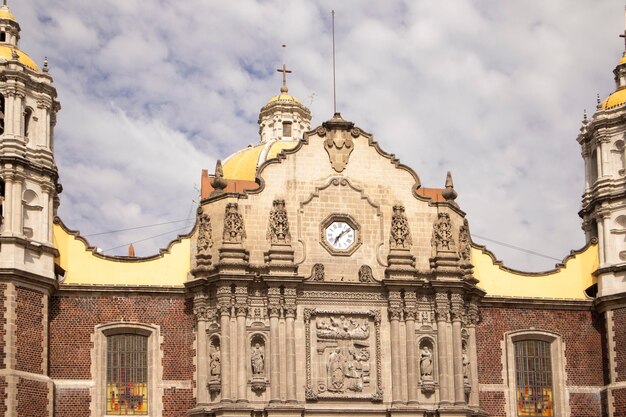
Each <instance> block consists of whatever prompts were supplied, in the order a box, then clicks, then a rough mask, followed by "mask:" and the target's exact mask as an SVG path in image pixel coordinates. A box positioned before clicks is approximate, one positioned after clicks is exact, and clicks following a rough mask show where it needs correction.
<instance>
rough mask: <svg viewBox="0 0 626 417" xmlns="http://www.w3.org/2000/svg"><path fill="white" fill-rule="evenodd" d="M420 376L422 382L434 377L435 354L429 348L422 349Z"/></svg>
mask: <svg viewBox="0 0 626 417" xmlns="http://www.w3.org/2000/svg"><path fill="white" fill-rule="evenodd" d="M420 376H421V377H422V380H424V379H429V378H430V379H432V377H433V352H432V351H431V350H430V349H429V348H428V346H423V347H422V349H420Z"/></svg>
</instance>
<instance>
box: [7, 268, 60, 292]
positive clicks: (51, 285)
mask: <svg viewBox="0 0 626 417" xmlns="http://www.w3.org/2000/svg"><path fill="white" fill-rule="evenodd" d="M0 281H1V282H18V283H22V284H25V285H26V286H34V287H36V288H40V289H43V290H44V291H46V292H47V293H48V294H50V293H52V292H53V291H55V290H56V289H57V288H58V286H59V282H58V281H57V280H56V279H53V278H48V277H45V276H43V275H39V274H35V273H32V272H28V271H24V270H21V269H17V268H0Z"/></svg>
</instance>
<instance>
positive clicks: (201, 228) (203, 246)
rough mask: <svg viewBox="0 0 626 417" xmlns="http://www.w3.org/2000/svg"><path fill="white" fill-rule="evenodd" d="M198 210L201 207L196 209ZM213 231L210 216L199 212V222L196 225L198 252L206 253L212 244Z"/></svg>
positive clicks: (200, 253)
mask: <svg viewBox="0 0 626 417" xmlns="http://www.w3.org/2000/svg"><path fill="white" fill-rule="evenodd" d="M198 211H199V212H201V211H202V209H198ZM212 234H213V231H212V230H211V217H210V216H209V215H208V214H206V213H202V212H201V213H200V223H199V225H198V248H197V250H198V254H199V255H206V254H208V252H209V250H210V249H211V247H212V246H213V238H212V236H211V235H212Z"/></svg>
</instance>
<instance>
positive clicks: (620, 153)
mask: <svg viewBox="0 0 626 417" xmlns="http://www.w3.org/2000/svg"><path fill="white" fill-rule="evenodd" d="M611 152H612V153H615V154H616V156H617V158H619V162H618V166H619V169H618V171H617V172H618V174H619V175H624V172H625V170H626V155H625V154H624V141H623V140H621V139H620V140H617V141H615V149H614V150H612V151H611Z"/></svg>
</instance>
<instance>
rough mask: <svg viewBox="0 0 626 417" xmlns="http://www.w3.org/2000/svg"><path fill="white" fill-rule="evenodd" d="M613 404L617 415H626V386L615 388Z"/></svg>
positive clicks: (618, 416) (616, 416) (617, 416)
mask: <svg viewBox="0 0 626 417" xmlns="http://www.w3.org/2000/svg"><path fill="white" fill-rule="evenodd" d="M613 406H614V407H615V412H614V413H613V415H614V416H615V417H620V416H626V388H622V389H615V390H613Z"/></svg>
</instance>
